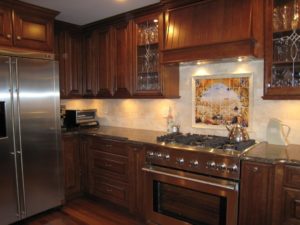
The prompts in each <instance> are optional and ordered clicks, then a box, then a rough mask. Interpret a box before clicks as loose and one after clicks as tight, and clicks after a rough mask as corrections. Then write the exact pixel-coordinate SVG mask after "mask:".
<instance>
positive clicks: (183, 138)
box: [157, 133, 255, 151]
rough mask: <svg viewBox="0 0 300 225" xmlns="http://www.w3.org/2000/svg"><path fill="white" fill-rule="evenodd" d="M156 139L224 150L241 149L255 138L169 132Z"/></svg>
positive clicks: (253, 141) (251, 143)
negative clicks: (239, 138)
mask: <svg viewBox="0 0 300 225" xmlns="http://www.w3.org/2000/svg"><path fill="white" fill-rule="evenodd" d="M157 141H158V142H165V143H172V144H181V145H187V146H194V147H199V148H215V149H223V150H225V151H243V150H245V149H247V148H249V147H250V146H252V145H254V144H255V140H248V141H243V142H232V141H230V140H229V138H228V137H222V136H215V135H200V134H191V133H187V134H182V133H171V134H167V135H163V136H159V137H157Z"/></svg>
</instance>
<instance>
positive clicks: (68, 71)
mask: <svg viewBox="0 0 300 225" xmlns="http://www.w3.org/2000/svg"><path fill="white" fill-rule="evenodd" d="M55 54H56V58H57V60H58V61H59V82H60V97H61V98H82V58H81V57H82V36H81V34H80V33H78V32H77V30H76V28H74V27H71V28H70V27H68V28H64V29H61V28H60V29H58V28H57V29H56V31H55Z"/></svg>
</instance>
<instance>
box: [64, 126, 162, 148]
mask: <svg viewBox="0 0 300 225" xmlns="http://www.w3.org/2000/svg"><path fill="white" fill-rule="evenodd" d="M66 133H68V132H66ZM79 133H80V134H83V135H92V136H99V137H103V138H110V139H115V140H123V141H127V142H141V143H149V144H157V141H156V137H157V136H161V135H165V134H166V132H162V131H152V130H143V129H132V128H123V127H106V126H101V127H99V128H96V129H95V128H94V129H85V130H81V131H79Z"/></svg>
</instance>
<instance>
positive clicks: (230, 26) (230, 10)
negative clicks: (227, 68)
mask: <svg viewBox="0 0 300 225" xmlns="http://www.w3.org/2000/svg"><path fill="white" fill-rule="evenodd" d="M192 2H193V1H192ZM263 9H264V1H258V0H216V1H198V2H196V3H193V4H190V5H187V6H182V7H178V8H173V9H172V8H171V9H169V10H168V11H167V13H166V15H165V39H164V51H163V62H165V63H167V62H182V61H192V60H199V59H200V60H201V59H202V60H205V59H222V58H232V57H238V56H256V57H262V56H263V50H264V49H263V44H264V43H263Z"/></svg>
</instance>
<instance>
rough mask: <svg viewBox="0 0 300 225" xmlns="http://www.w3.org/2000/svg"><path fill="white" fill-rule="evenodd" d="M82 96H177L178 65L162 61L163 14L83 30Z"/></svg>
mask: <svg viewBox="0 0 300 225" xmlns="http://www.w3.org/2000/svg"><path fill="white" fill-rule="evenodd" d="M84 33H85V34H84V48H83V49H84V50H83V51H84V54H83V55H84V58H85V60H84V62H85V63H84V70H83V97H85V98H176V97H178V96H179V67H178V65H172V66H171V65H168V66H167V65H162V64H161V62H160V54H161V46H162V43H163V14H162V13H154V14H151V15H146V16H142V17H138V18H135V19H132V20H127V19H123V20H120V21H118V22H115V23H111V24H105V25H102V26H99V27H97V28H95V29H92V30H90V31H89V32H84Z"/></svg>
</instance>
